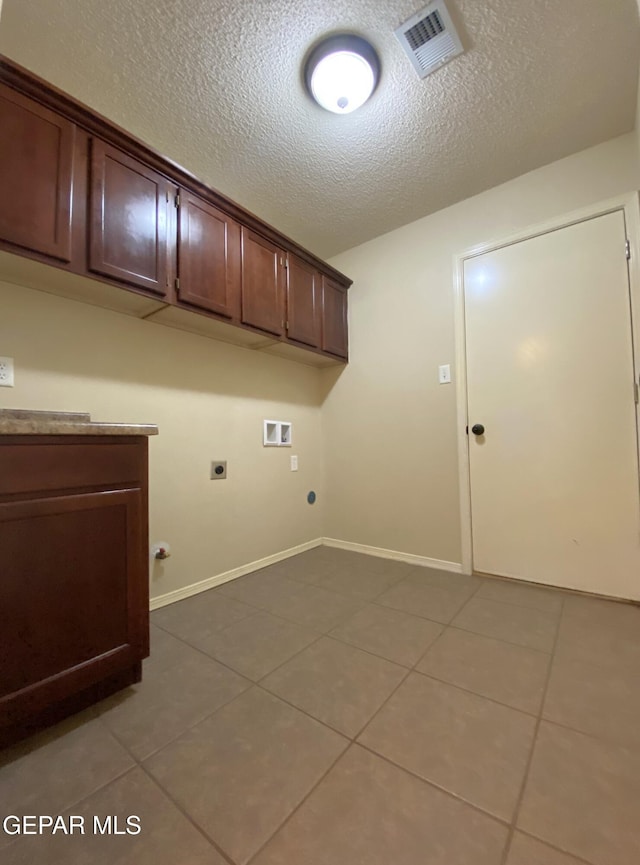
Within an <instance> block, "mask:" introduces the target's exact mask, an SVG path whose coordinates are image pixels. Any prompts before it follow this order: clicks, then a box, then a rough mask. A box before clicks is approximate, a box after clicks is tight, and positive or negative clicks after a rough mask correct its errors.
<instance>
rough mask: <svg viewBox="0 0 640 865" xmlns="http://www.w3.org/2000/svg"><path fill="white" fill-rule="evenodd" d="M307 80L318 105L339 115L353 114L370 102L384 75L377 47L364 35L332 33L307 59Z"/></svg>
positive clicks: (305, 75) (305, 74)
mask: <svg viewBox="0 0 640 865" xmlns="http://www.w3.org/2000/svg"><path fill="white" fill-rule="evenodd" d="M304 77H305V82H306V84H307V88H308V90H309V93H310V94H311V95H312V96H313V98H314V99H315V101H316V102H317V103H318V105H321V106H322V107H323V108H326V109H327V111H333V112H334V113H335V114H349V112H350V111H355V110H356V108H360V106H361V105H364V103H365V102H366V101H367V99H368V98H369V97H370V96H371V94H372V93H373V91H374V90H375V88H376V85H377V83H378V79H379V77H380V61H379V60H378V55H377V54H376V52H375V50H374V48H373V47H372V46H371V45H370V44H369V43H368V42H367V41H366V40H365V39H362V38H361V37H360V36H354V35H351V34H349V35H342V36H330V37H329V38H328V39H324V40H323V41H322V42H320V44H319V45H317V46H316V47H315V48H314V49H313V51H312V52H311V54H310V55H309V59H308V60H307V62H306V65H305V70H304Z"/></svg>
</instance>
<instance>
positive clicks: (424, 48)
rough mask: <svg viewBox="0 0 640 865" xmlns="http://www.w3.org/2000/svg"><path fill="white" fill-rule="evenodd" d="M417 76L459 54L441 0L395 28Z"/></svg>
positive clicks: (460, 48)
mask: <svg viewBox="0 0 640 865" xmlns="http://www.w3.org/2000/svg"><path fill="white" fill-rule="evenodd" d="M394 32H395V34H396V36H397V37H398V39H399V40H400V44H401V45H402V47H403V48H404V50H405V52H406V54H407V57H408V58H409V60H410V61H411V63H412V64H413V67H414V69H415V70H416V72H417V73H418V75H419V77H420V78H426V77H427V75H429V73H430V72H433V71H434V69H437V68H438V67H439V66H443V65H444V64H445V63H448V62H449V60H452V59H453V58H454V57H457V56H458V54H462V51H463V48H462V42H461V41H460V37H459V36H458V34H457V32H456V29H455V27H454V26H453V22H452V20H451V16H450V15H449V12H448V11H447V7H446V6H445V3H444V0H435V2H434V3H430V4H429V5H428V6H427V7H426V8H425V9H423V10H422V11H421V12H417V13H416V14H415V15H413V16H412V17H411V18H409V20H408V21H405V22H404V24H401V25H400V27H398V29H397V30H395V31H394Z"/></svg>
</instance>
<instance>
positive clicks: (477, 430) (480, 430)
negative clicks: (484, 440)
mask: <svg viewBox="0 0 640 865" xmlns="http://www.w3.org/2000/svg"><path fill="white" fill-rule="evenodd" d="M471 432H472V433H473V434H474V436H482V435H484V427H483V426H482V424H481V423H474V425H473V426H472V427H471Z"/></svg>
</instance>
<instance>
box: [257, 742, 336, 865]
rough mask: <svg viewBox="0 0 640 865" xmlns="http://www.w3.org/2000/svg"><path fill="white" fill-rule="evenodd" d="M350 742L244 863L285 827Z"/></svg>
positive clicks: (258, 852)
mask: <svg viewBox="0 0 640 865" xmlns="http://www.w3.org/2000/svg"><path fill="white" fill-rule="evenodd" d="M352 744H353V742H350V741H347V745H346V747H345V748H344V750H342V751H340V753H339V754H338V756H337V757H336V758H335V760H333V761H332V762H331V764H330V765H329V766H328V768H327V770H326V771H325V772H323V773H322V775H321V776H320V778H318V780H317V781H316V783H315V784H314V785H313V786H312V787H311V788H310V789H309V790H308V791H307V792H306V794H305V795H304V796H303V798H302V799H301V800H300V801H299V802H298V804H297V805H296V806H295V808H294V809H293V810H292V811H291V812H290V813H289V814H287V816H286V817H285V819H284V820H283V821H282V823H280V825H279V826H277V827H276V828H275V829H274V830H273V832H272V833H271V835H269V837H268V838H267V839H266V841H264V842H263V843H262V844H261V845H260V846H259V847H258V849H257V850H256V851H255V853H252V854H251V856H250V857H249V858H248V859H247V861H246V863H245V865H251V862H253V860H254V859H255V858H256V857H257V856H259V855H260V853H262V851H263V850H264V849H265V847H266V846H267V845H268V844H269V843H270V842H271V841H272V840H273V838H275V836H276V835H277V834H278V832H280V831H281V830H282V829H284V827H285V826H286V825H287V823H288V822H289V821H290V820H291V819H292V817H293V816H294V814H296V813H297V812H298V811H299V810H300V808H302V806H303V805H304V803H305V802H306V801H307V799H308V798H309V796H311V794H312V793H313V792H314V790H315V789H316V788H317V787H319V786H320V784H322V782H323V781H324V779H325V778H326V777H327V775H328V774H329V772H331V770H332V769H333V768H334V766H335V765H336V763H338V761H339V760H341V759H342V757H344V755H345V754H346V753H347V751H348V750H349V748H350V747H351V746H352Z"/></svg>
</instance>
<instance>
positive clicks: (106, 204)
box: [89, 138, 169, 295]
mask: <svg viewBox="0 0 640 865" xmlns="http://www.w3.org/2000/svg"><path fill="white" fill-rule="evenodd" d="M168 198H169V184H168V182H167V180H166V179H165V178H164V177H163V176H162V175H161V174H158V173H156V172H155V171H153V170H152V169H150V168H147V166H146V165H143V164H142V163H141V162H138V160H137V159H133V158H132V157H130V156H126V155H125V154H124V153H122V151H120V150H118V149H117V148H115V147H111V146H110V145H109V144H105V143H104V142H103V141H100V140H99V139H98V138H94V139H93V140H92V142H91V178H90V184H89V202H90V204H89V270H90V271H92V272H93V273H99V274H101V275H102V276H108V277H111V278H112V279H117V280H119V281H120V282H125V283H127V285H132V286H135V287H136V288H143V289H146V290H147V291H152V292H154V293H155V294H159V295H164V294H165V293H166V290H167V255H168V247H167V209H168V204H169V203H168Z"/></svg>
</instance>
